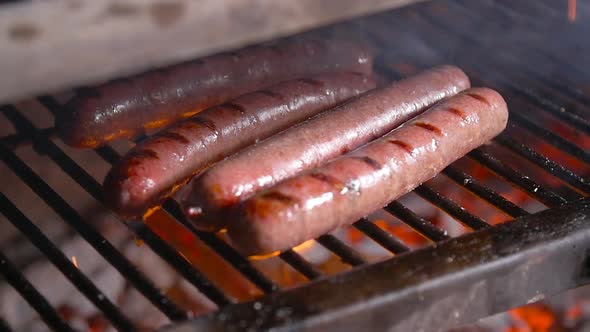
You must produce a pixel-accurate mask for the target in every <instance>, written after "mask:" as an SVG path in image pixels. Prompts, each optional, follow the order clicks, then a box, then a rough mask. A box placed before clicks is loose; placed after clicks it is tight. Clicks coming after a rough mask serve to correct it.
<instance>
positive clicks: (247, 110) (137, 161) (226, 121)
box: [103, 72, 375, 217]
mask: <svg viewBox="0 0 590 332" xmlns="http://www.w3.org/2000/svg"><path fill="white" fill-rule="evenodd" d="M374 87H375V81H374V80H373V79H372V78H371V77H369V76H367V75H365V74H361V73H351V72H338V73H326V74H321V75H316V76H313V77H310V78H305V79H296V80H291V81H285V82H282V83H279V84H277V85H275V86H272V87H269V88H268V89H265V90H260V91H257V92H254V93H249V94H246V95H243V96H241V97H238V98H236V99H234V100H232V101H230V102H227V103H225V104H221V105H219V106H215V107H212V108H209V109H207V110H205V111H203V112H201V113H199V114H197V115H194V116H193V117H191V118H189V119H186V120H184V121H182V122H180V123H178V124H176V125H175V126H173V127H171V128H168V129H166V130H164V131H161V132H159V133H158V134H156V135H154V136H152V137H150V138H148V139H147V140H145V141H143V142H141V143H140V144H138V145H137V146H135V147H134V148H133V149H132V150H131V151H130V152H129V153H128V154H127V155H126V156H125V157H124V158H123V159H121V160H120V161H119V162H118V163H117V164H116V165H115V166H114V167H113V168H112V169H111V171H110V172H109V173H108V175H107V177H106V179H105V182H104V186H103V187H104V197H105V202H106V203H107V204H108V205H109V206H110V207H111V208H112V209H113V210H115V211H116V212H117V213H119V214H120V215H123V216H126V217H134V216H138V215H141V214H143V212H145V211H146V210H147V209H148V208H150V207H152V206H154V205H158V204H159V203H161V202H162V201H163V200H164V199H165V198H166V197H168V196H169V195H170V194H172V193H173V192H174V191H175V189H177V188H178V187H179V185H180V184H182V183H183V182H185V181H186V180H187V179H189V178H190V177H191V176H192V175H194V174H196V173H198V172H199V171H201V170H202V169H204V168H205V167H207V166H208V165H210V164H211V163H213V162H216V161H218V160H220V159H222V158H224V157H225V156H227V155H228V154H230V153H233V152H235V151H237V150H239V149H241V148H243V147H245V146H247V145H250V144H253V143H254V142H255V141H256V140H259V139H263V138H266V137H268V136H270V135H272V134H274V133H276V132H278V131H280V130H283V129H285V128H287V127H288V126H291V125H293V124H295V123H297V122H299V121H302V120H304V119H306V118H308V117H310V116H312V115H314V114H316V113H319V112H320V111H323V110H325V109H328V108H330V107H333V106H336V105H337V104H339V103H341V102H343V101H345V100H346V99H348V98H351V97H354V96H356V95H358V94H360V93H362V92H365V91H367V90H370V89H372V88H374Z"/></svg>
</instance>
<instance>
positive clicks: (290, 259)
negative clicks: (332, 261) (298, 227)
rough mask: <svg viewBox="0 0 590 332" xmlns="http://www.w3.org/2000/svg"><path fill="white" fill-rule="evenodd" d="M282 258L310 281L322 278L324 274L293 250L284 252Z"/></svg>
mask: <svg viewBox="0 0 590 332" xmlns="http://www.w3.org/2000/svg"><path fill="white" fill-rule="evenodd" d="M280 257H281V258H282V259H283V260H284V261H285V262H287V263H288V264H289V265H291V266H292V267H293V268H294V269H296V270H297V271H299V273H301V274H303V275H304V276H305V277H306V278H307V279H309V280H313V279H317V278H319V277H321V276H322V272H321V271H320V270H319V269H318V268H316V267H315V266H313V265H311V264H309V262H308V261H306V260H305V259H304V258H303V257H301V256H300V255H299V254H298V253H296V252H295V251H293V250H287V251H284V252H282V253H281V254H280Z"/></svg>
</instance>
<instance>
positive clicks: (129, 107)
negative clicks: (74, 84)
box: [56, 40, 372, 148]
mask: <svg viewBox="0 0 590 332" xmlns="http://www.w3.org/2000/svg"><path fill="white" fill-rule="evenodd" d="M371 70H372V58H371V56H370V55H369V52H368V50H367V49H366V48H365V47H363V46H361V45H359V44H357V43H353V42H348V41H317V40H305V41H301V40H300V41H290V42H284V43H282V44H276V45H267V46H256V47H250V48H246V49H243V50H239V51H236V52H231V53H224V54H218V55H213V56H209V57H206V58H202V59H199V60H195V61H192V62H188V63H184V64H180V65H176V66H172V67H169V68H164V69H161V70H156V71H150V72H148V73H144V74H140V75H136V76H133V77H129V78H126V79H120V80H116V81H112V82H108V83H105V84H102V85H99V86H97V87H94V88H89V89H83V90H82V92H81V93H79V94H77V95H76V96H74V97H73V98H72V99H71V100H70V101H69V102H68V103H67V105H66V109H67V112H63V113H62V114H60V115H59V116H58V118H57V119H56V127H57V128H58V133H59V135H60V137H61V138H62V140H63V141H64V143H66V144H68V145H70V146H74V147H79V148H95V147H98V146H100V145H102V144H104V143H107V142H109V141H112V140H114V139H117V138H132V137H135V136H137V135H138V134H141V133H143V132H145V131H146V130H153V129H158V128H162V127H165V126H167V125H170V124H172V123H174V122H176V121H178V120H180V119H183V118H187V117H190V116H192V115H194V114H196V113H198V112H200V111H202V110H204V109H206V108H208V107H211V106H213V105H218V104H220V103H222V102H224V101H226V100H229V99H231V98H235V97H237V96H239V95H242V94H244V93H247V92H251V91H256V90H259V89H262V88H264V87H267V86H270V85H272V84H275V83H277V82H280V81H284V80H289V79H294V78H299V77H309V76H312V75H316V74H320V73H324V72H331V71H354V72H362V73H367V74H368V73H370V72H371Z"/></svg>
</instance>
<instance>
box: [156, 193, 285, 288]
mask: <svg viewBox="0 0 590 332" xmlns="http://www.w3.org/2000/svg"><path fill="white" fill-rule="evenodd" d="M162 208H163V210H164V211H166V212H167V213H168V214H169V215H170V216H172V217H173V218H175V219H176V220H177V221H179V222H180V223H181V224H182V225H183V226H184V227H186V229H187V230H189V231H190V232H191V233H193V234H195V235H196V236H197V237H198V238H199V239H200V240H201V241H203V243H205V244H206V245H207V246H209V247H210V248H211V249H212V250H214V251H215V252H216V253H217V254H219V255H220V256H221V257H223V259H225V260H226V261H227V262H228V263H230V264H231V265H232V266H233V267H235V268H236V269H237V270H238V271H240V272H241V273H242V274H243V275H244V276H245V277H246V278H248V280H250V281H251V282H252V283H253V284H254V285H256V286H257V287H258V288H260V289H261V290H262V291H263V292H266V293H270V292H274V291H276V290H277V289H279V286H278V285H277V284H276V283H274V282H273V281H272V280H270V279H269V278H267V277H266V276H265V275H264V274H262V272H260V271H259V270H257V269H256V268H255V267H254V266H253V265H252V264H251V263H250V262H249V261H248V260H247V259H246V258H244V257H242V255H240V254H239V253H238V252H237V251H236V250H235V249H234V248H232V247H230V246H229V245H228V244H227V243H225V242H224V241H223V240H221V239H220V238H218V237H217V236H216V235H215V234H213V233H209V232H203V231H199V230H197V229H196V228H195V227H194V226H193V225H192V224H191V223H190V222H189V221H188V220H187V219H186V217H185V215H184V213H182V210H181V209H180V207H179V206H178V203H177V202H176V201H174V200H172V199H168V200H167V201H166V202H164V204H163V205H162Z"/></svg>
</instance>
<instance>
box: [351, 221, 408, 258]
mask: <svg viewBox="0 0 590 332" xmlns="http://www.w3.org/2000/svg"><path fill="white" fill-rule="evenodd" d="M353 226H354V227H356V229H358V230H359V231H361V232H363V233H365V234H366V235H367V236H369V237H370V238H371V239H373V240H374V241H375V242H377V243H378V244H379V245H381V246H382V247H383V248H385V249H387V250H389V251H390V252H391V253H393V254H395V255H399V254H401V253H404V252H407V251H410V248H408V247H406V246H405V245H404V244H403V243H401V241H399V240H398V239H397V238H395V237H394V236H393V235H392V234H391V233H389V232H386V231H384V230H382V229H381V228H379V226H377V225H375V224H373V223H372V222H370V221H368V220H367V219H366V218H363V219H361V220H359V221H357V222H356V223H354V224H353Z"/></svg>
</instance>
